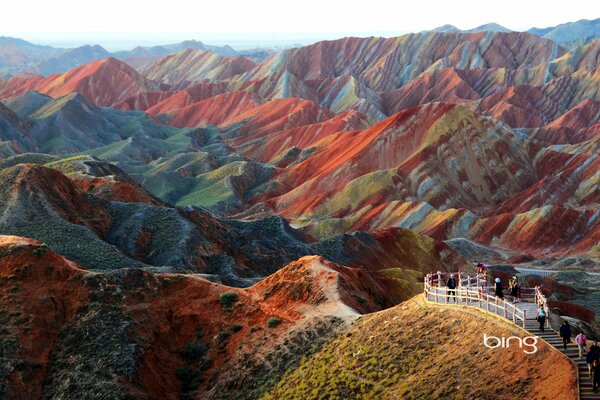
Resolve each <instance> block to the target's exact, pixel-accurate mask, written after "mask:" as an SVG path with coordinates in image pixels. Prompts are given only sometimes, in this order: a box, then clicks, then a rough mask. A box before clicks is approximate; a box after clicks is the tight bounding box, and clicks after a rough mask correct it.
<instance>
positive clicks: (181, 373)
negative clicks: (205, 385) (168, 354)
mask: <svg viewBox="0 0 600 400" xmlns="http://www.w3.org/2000/svg"><path fill="white" fill-rule="evenodd" d="M175 377H177V379H179V381H181V389H182V390H183V391H188V390H193V389H195V388H197V387H198V386H199V385H200V374H198V372H196V371H194V370H193V369H191V368H188V367H180V368H177V369H176V370H175Z"/></svg>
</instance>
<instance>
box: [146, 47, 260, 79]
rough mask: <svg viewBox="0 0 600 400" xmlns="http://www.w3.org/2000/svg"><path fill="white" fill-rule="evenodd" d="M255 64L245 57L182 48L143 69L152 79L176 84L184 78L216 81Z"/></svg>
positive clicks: (227, 77) (246, 69)
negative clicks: (228, 56) (227, 56)
mask: <svg viewBox="0 0 600 400" xmlns="http://www.w3.org/2000/svg"><path fill="white" fill-rule="evenodd" d="M254 67H255V63H254V62H253V61H252V60H250V59H248V58H245V57H231V58H226V57H223V56H220V55H218V54H216V53H212V52H209V51H202V50H191V49H186V50H182V51H181V52H179V53H176V54H173V55H170V56H167V57H165V58H163V59H161V60H160V61H158V62H157V63H155V64H153V65H151V66H150V67H148V69H147V70H145V71H144V76H145V77H146V78H148V79H151V80H153V81H158V82H163V83H169V84H178V83H180V82H184V81H200V80H210V81H218V80H225V79H229V78H232V77H233V76H235V75H239V74H243V73H245V72H248V71H249V70H251V69H252V68H254Z"/></svg>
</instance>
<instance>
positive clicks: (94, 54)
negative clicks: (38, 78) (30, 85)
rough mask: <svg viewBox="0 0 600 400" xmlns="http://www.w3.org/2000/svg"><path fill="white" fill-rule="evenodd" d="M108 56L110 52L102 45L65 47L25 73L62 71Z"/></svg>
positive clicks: (41, 73) (46, 73) (45, 73)
mask: <svg viewBox="0 0 600 400" xmlns="http://www.w3.org/2000/svg"><path fill="white" fill-rule="evenodd" d="M108 57H110V53H109V52H108V51H106V49H104V48H103V47H102V46H99V45H93V46H90V45H86V46H81V47H76V48H73V49H67V50H65V51H64V52H63V53H62V54H60V55H57V56H55V57H50V58H48V59H46V60H43V61H41V62H40V63H39V64H37V65H35V66H34V67H32V68H30V69H29V70H27V73H31V74H39V75H50V74H56V73H63V72H66V71H68V70H70V69H73V68H76V67H78V66H80V65H83V64H86V63H89V62H91V61H95V60H102V59H104V58H108Z"/></svg>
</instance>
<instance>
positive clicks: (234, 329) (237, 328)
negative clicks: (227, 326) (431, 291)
mask: <svg viewBox="0 0 600 400" xmlns="http://www.w3.org/2000/svg"><path fill="white" fill-rule="evenodd" d="M242 329H243V326H241V325H239V324H233V325H231V332H233V333H237V332H239V331H241V330H242Z"/></svg>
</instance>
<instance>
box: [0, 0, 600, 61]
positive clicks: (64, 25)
mask: <svg viewBox="0 0 600 400" xmlns="http://www.w3.org/2000/svg"><path fill="white" fill-rule="evenodd" d="M35 3H37V2H35ZM168 5H169V7H167V8H166V7H165V4H164V2H161V1H158V0H148V1H145V2H143V3H142V2H140V1H131V2H122V1H118V0H106V1H105V2H104V3H103V5H102V6H98V7H95V8H93V9H90V8H88V9H85V8H82V6H81V3H80V2H76V1H74V0H57V1H55V2H52V3H49V2H39V4H35V9H36V12H35V13H32V12H31V2H28V3H9V4H6V5H4V7H3V12H2V14H1V15H0V27H1V28H0V29H1V30H0V36H11V37H17V38H21V39H24V40H27V41H29V42H32V43H36V44H45V45H51V46H56V47H77V46H80V45H83V44H99V45H101V46H103V47H105V48H106V49H107V50H110V51H115V50H126V49H130V48H132V47H134V46H137V45H143V46H152V45H161V44H162V45H164V44H170V43H176V42H181V41H183V40H191V39H195V40H199V41H202V42H204V43H206V44H210V45H220V46H222V45H225V44H228V45H230V46H232V47H233V48H235V49H239V50H242V49H248V48H253V47H273V48H278V47H290V46H293V45H296V44H298V45H306V44H310V43H314V42H316V41H319V40H331V39H337V38H340V37H346V36H363V37H364V36H385V37H389V36H398V35H402V34H406V33H410V32H420V31H424V30H431V29H434V28H436V27H439V26H442V25H446V24H450V25H454V26H456V27H458V28H459V29H472V28H475V27H477V26H480V25H484V24H487V23H492V22H493V23H497V24H500V25H502V26H504V27H506V28H508V29H511V30H515V31H524V30H527V29H530V28H533V27H537V28H544V27H549V26H556V25H559V24H562V23H567V22H573V21H577V20H581V19H590V18H589V16H592V17H594V18H595V17H596V16H600V2H597V1H585V0H572V1H571V2H570V7H568V8H565V7H564V3H563V2H558V1H556V0H551V1H538V0H534V1H528V2H523V1H519V0H505V1H504V2H503V3H502V7H487V8H486V7H482V6H481V2H472V1H469V0H455V1H454V2H452V3H449V2H446V1H430V2H427V3H419V4H414V3H406V4H402V3H400V4H389V2H386V1H385V0H370V1H369V2H368V7H366V6H365V4H364V2H360V1H357V0H347V1H341V0H332V1H328V2H323V1H317V0H305V1H304V2H302V4H301V7H299V6H295V7H291V6H285V5H283V6H282V4H281V2H277V1H275V0H259V1H257V2H254V3H252V4H250V3H248V2H243V1H241V0H232V1H230V2H228V3H227V6H226V7H224V6H223V5H222V3H215V2H211V3H198V2H193V1H189V0H172V1H171V2H169V4H168ZM557 9H560V10H561V12H560V13H557V12H556V10H557ZM515 10H518V12H515ZM48 16H51V18H48ZM90 16H93V17H92V18H90ZM57 27H59V28H57Z"/></svg>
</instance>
